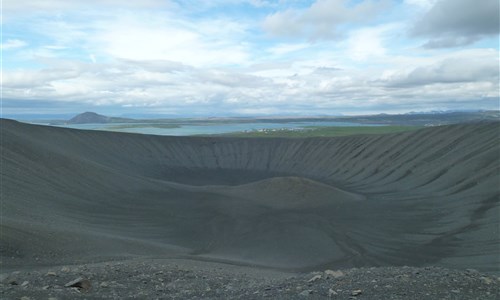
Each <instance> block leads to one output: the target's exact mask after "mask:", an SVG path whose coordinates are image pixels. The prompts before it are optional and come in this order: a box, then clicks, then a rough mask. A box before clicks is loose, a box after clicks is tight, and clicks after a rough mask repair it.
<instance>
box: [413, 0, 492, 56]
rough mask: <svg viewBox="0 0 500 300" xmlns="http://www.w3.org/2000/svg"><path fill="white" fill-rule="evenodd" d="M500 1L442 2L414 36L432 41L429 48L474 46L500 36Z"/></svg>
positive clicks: (423, 19) (425, 18)
mask: <svg viewBox="0 0 500 300" xmlns="http://www.w3.org/2000/svg"><path fill="white" fill-rule="evenodd" d="M499 5H500V4H499V2H498V0H482V1H480V2H476V1H470V0H442V1H437V2H436V3H435V5H434V6H432V8H431V9H430V10H429V11H428V12H427V13H426V14H425V15H424V16H423V17H422V18H421V19H420V20H419V21H418V22H417V23H416V24H415V25H414V27H413V29H412V32H411V33H412V35H413V36H416V37H425V38H430V40H429V42H427V43H426V44H425V45H424V46H425V47H427V48H446V47H457V46H464V45H468V44H472V43H473V42H475V41H477V40H479V39H482V38H484V37H486V36H496V37H498V34H499V33H500V27H499V26H500V21H499V20H500V15H499V13H498V12H499V9H500V7H499Z"/></svg>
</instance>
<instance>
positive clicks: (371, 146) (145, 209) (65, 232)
mask: <svg viewBox="0 0 500 300" xmlns="http://www.w3.org/2000/svg"><path fill="white" fill-rule="evenodd" d="M499 129H500V126H499V123H482V124H479V123H478V124H466V125H452V126H443V127H435V128H428V129H423V130H419V131H415V132H407V133H400V134H391V135H380V136H378V135H368V136H353V137H343V138H311V139H238V138H199V137H161V136H148V135H136V134H124V133H111V132H98V131H80V130H72V129H65V128H54V127H45V126H35V125H28V124H22V123H17V122H14V121H9V120H2V121H1V130H2V143H1V147H2V149H1V151H2V155H1V162H2V167H1V172H2V223H1V230H2V231H1V237H0V239H1V240H0V242H1V244H0V251H1V253H0V254H1V256H2V261H3V265H4V266H6V267H8V266H12V267H14V266H16V265H22V264H24V265H26V264H63V263H78V262H88V261H95V260H105V259H109V258H116V257H130V256H161V257H168V256H179V255H180V256H183V257H190V258H197V259H215V260H222V261H228V262H232V263H241V264H246V263H248V264H255V265H265V266H270V267H278V268H285V269H304V270H306V269H316V268H321V267H330V268H334V267H352V266H385V265H416V266H421V265H441V266H447V267H459V268H462V267H464V268H465V267H467V268H476V269H479V270H482V271H488V272H498V266H499V263H500V262H499V256H498V253H499V251H500V249H499V245H500V242H499V212H500V211H499V193H500V192H499V187H498V183H499V180H500V176H499V167H500V160H499V154H500V144H499Z"/></svg>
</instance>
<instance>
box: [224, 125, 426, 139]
mask: <svg viewBox="0 0 500 300" xmlns="http://www.w3.org/2000/svg"><path fill="white" fill-rule="evenodd" d="M420 128H423V126H352V127H340V126H331V127H330V126H329V127H323V126H314V127H307V128H304V129H277V130H276V129H275V130H262V131H247V132H235V133H228V134H223V135H219V136H231V137H290V138H300V137H334V136H347V135H355V134H384V133H395V132H403V131H409V130H416V129H420Z"/></svg>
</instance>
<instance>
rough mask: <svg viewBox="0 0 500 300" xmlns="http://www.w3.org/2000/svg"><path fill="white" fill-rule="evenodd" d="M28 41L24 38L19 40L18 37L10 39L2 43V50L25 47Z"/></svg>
mask: <svg viewBox="0 0 500 300" xmlns="http://www.w3.org/2000/svg"><path fill="white" fill-rule="evenodd" d="M27 45H28V43H26V42H25V41H22V40H17V39H14V40H12V39H9V40H7V41H6V42H5V43H3V44H2V50H11V49H17V48H23V47H26V46H27Z"/></svg>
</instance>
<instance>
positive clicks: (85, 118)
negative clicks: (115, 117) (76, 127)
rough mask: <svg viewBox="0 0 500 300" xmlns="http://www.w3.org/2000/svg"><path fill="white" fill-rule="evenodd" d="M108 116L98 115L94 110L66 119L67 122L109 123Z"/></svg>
mask: <svg viewBox="0 0 500 300" xmlns="http://www.w3.org/2000/svg"><path fill="white" fill-rule="evenodd" d="M109 122H110V117H106V116H103V115H99V114H97V113H95V112H89V111H88V112H84V113H83V114H79V115H76V116H74V117H73V118H71V119H70V120H68V124H89V123H94V124H96V123H109Z"/></svg>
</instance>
